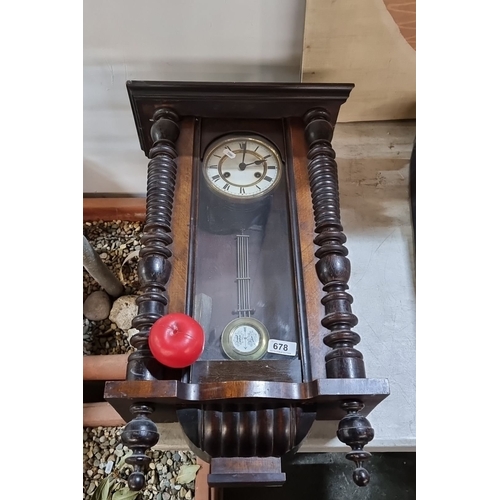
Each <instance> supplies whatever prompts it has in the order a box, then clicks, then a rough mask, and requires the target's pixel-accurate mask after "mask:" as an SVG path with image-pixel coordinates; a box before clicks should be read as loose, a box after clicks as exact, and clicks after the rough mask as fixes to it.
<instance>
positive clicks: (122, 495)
mask: <svg viewBox="0 0 500 500" xmlns="http://www.w3.org/2000/svg"><path fill="white" fill-rule="evenodd" d="M139 493H140V492H139V491H132V490H130V489H129V488H128V486H125V488H121V489H120V490H118V491H115V492H114V493H113V496H112V497H111V500H135V497H136V496H137V495H138V494H139Z"/></svg>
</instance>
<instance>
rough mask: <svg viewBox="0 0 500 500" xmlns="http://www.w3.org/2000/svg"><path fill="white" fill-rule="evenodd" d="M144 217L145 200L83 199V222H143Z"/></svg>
mask: <svg viewBox="0 0 500 500" xmlns="http://www.w3.org/2000/svg"><path fill="white" fill-rule="evenodd" d="M145 217H146V199H145V198H83V222H91V221H98V220H102V221H112V220H125V221H143V220H144V219H145Z"/></svg>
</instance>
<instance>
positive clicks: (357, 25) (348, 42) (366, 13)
mask: <svg viewBox="0 0 500 500" xmlns="http://www.w3.org/2000/svg"><path fill="white" fill-rule="evenodd" d="M413 1H414V0H412V2H413ZM405 5H406V4H405ZM410 7H411V6H410ZM396 8H397V7H396ZM391 9H392V10H394V6H393V5H391ZM406 21H407V20H404V21H400V18H399V17H398V22H406ZM302 81H303V82H304V83H327V82H335V83H354V84H355V88H354V90H353V91H352V92H351V95H350V97H349V99H348V100H347V102H346V103H345V104H344V105H342V107H341V108H340V114H339V118H338V121H339V122H352V121H371V120H401V119H413V118H415V115H416V110H415V108H416V106H415V103H416V54H415V50H413V48H412V47H411V46H410V45H409V44H408V43H407V41H406V40H405V38H404V37H403V35H402V34H401V32H400V28H399V27H398V24H397V23H396V22H395V21H394V19H393V17H392V16H391V14H390V13H389V11H388V8H387V7H386V5H385V4H384V1H383V0H375V1H373V0H355V1H353V0H336V1H335V2H331V0H308V1H307V3H306V14H305V27H304V50H303V57H302Z"/></svg>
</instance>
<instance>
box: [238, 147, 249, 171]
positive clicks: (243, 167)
mask: <svg viewBox="0 0 500 500" xmlns="http://www.w3.org/2000/svg"><path fill="white" fill-rule="evenodd" d="M246 154H247V143H246V142H245V143H244V146H243V158H242V159H241V163H240V164H239V165H238V167H239V168H240V170H245V168H247V165H245V155H246Z"/></svg>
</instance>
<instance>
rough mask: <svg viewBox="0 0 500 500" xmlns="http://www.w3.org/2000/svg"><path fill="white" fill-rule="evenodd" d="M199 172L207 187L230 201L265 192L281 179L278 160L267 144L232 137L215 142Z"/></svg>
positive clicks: (275, 153)
mask: <svg viewBox="0 0 500 500" xmlns="http://www.w3.org/2000/svg"><path fill="white" fill-rule="evenodd" d="M203 173H204V175H205V178H206V180H207V182H208V184H209V186H210V187H211V188H212V189H214V190H215V191H218V192H219V193H221V194H224V195H226V196H229V197H232V198H241V199H246V198H256V197H259V196H263V195H264V194H267V193H269V192H270V191H271V190H272V189H273V188H274V187H275V186H276V185H277V183H278V181H279V179H280V176H281V160H280V157H279V155H278V153H277V152H276V150H275V149H274V147H273V146H272V145H271V144H269V143H268V142H266V141H264V140H262V139H257V138H255V137H240V136H233V137H229V138H225V139H222V140H219V141H217V142H216V143H215V144H214V145H213V146H212V147H211V148H210V151H209V152H208V153H207V155H206V157H205V161H204V165H203Z"/></svg>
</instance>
